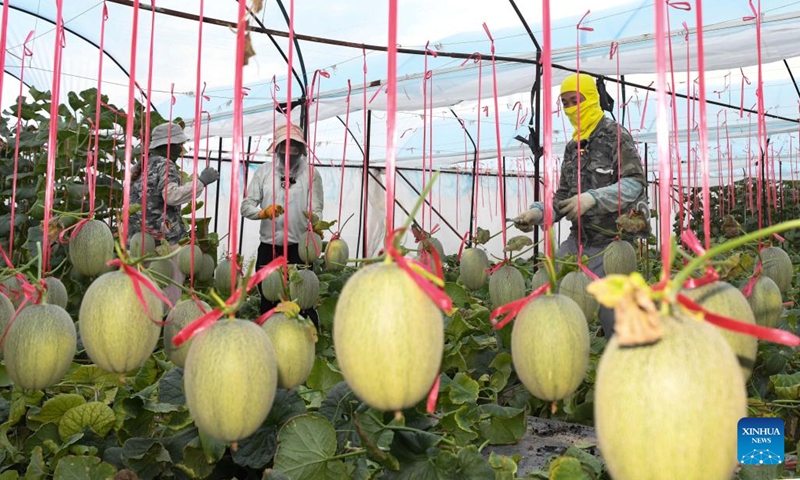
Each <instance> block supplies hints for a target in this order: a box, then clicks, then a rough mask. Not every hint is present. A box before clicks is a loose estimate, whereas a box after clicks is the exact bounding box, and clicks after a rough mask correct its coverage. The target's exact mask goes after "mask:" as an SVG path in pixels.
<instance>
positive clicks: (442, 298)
mask: <svg viewBox="0 0 800 480" xmlns="http://www.w3.org/2000/svg"><path fill="white" fill-rule="evenodd" d="M401 230H402V229H397V230H395V231H394V232H392V234H391V235H389V237H388V239H387V240H386V251H387V252H388V254H389V255H390V256H391V257H392V259H394V261H395V262H397V265H398V266H399V267H400V268H402V269H403V270H404V271H405V272H406V273H407V274H408V276H409V277H411V279H412V280H414V283H416V284H417V285H418V286H419V287H420V288H421V289H422V291H423V292H425V294H426V295H428V297H429V298H430V299H431V300H432V301H433V303H434V304H435V305H436V306H437V307H439V308H440V309H441V310H443V311H445V312H449V311H450V310H452V308H453V301H452V300H451V299H450V297H449V296H448V295H447V294H446V293H445V292H444V290H442V289H440V288H439V287H437V286H436V285H434V284H433V283H431V282H430V280H428V279H427V278H425V277H423V276H422V275H420V274H419V273H417V272H415V271H414V270H413V269H412V268H411V265H417V266H420V267H422V268H425V265H423V264H421V263H419V262H416V261H414V260H410V259H408V258H406V257H404V256H403V255H401V254H400V252H398V251H397V249H396V248H394V238H395V237H396V236H397V234H398V233H399V232H400V231H401ZM430 254H431V256H432V257H433V262H434V265H435V268H436V273H435V275H437V276H438V277H439V278H440V279H442V278H443V276H442V263H441V261H440V259H439V253H438V252H437V251H436V249H435V248H432V249H431V252H430Z"/></svg>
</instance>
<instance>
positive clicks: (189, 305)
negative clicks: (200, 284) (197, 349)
mask: <svg viewBox="0 0 800 480" xmlns="http://www.w3.org/2000/svg"><path fill="white" fill-rule="evenodd" d="M210 310H211V307H209V306H208V304H207V303H206V302H203V301H200V304H199V305H198V304H197V301H195V299H193V298H188V299H186V300H181V301H180V302H178V304H177V305H175V307H174V308H173V309H172V310H171V311H170V312H169V315H167V320H166V323H165V324H164V352H165V353H166V354H167V357H169V359H170V361H171V362H172V363H174V364H175V365H177V366H179V367H183V366H184V365H186V355H188V354H189V347H190V346H191V345H192V340H193V339H189V341H187V342H184V343H183V344H181V346H180V347H176V346H175V344H174V343H173V342H172V339H173V338H174V337H175V335H177V334H178V333H180V331H181V330H183V328H184V327H185V326H186V325H189V324H190V323H192V322H193V321H195V320H197V319H198V318H200V317H202V316H203V315H204V314H205V313H206V312H209V311H210Z"/></svg>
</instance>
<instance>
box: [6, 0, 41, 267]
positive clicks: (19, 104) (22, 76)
mask: <svg viewBox="0 0 800 480" xmlns="http://www.w3.org/2000/svg"><path fill="white" fill-rule="evenodd" d="M7 4H8V2H4V3H3V9H4V10H3V11H4V12H5V8H6V7H7V6H8V5H7ZM3 18H4V19H5V18H7V17H5V16H4V17H3ZM34 33H35V32H34V31H33V30H31V31H30V33H28V36H27V37H26V38H25V41H24V42H23V43H22V62H20V72H19V95H18V96H17V128H16V133H15V135H14V137H15V138H14V178H13V179H12V181H11V230H10V232H9V237H8V255H9V256H10V257H11V258H13V257H14V230H15V228H14V216H15V213H16V211H17V208H16V205H17V176H18V172H19V135H20V130H21V128H22V99H23V98H24V97H23V87H24V86H25V58H26V57H32V56H33V50H31V49H30V48H28V42H30V40H31V38H33V35H34ZM2 50H3V56H5V48H3V49H2Z"/></svg>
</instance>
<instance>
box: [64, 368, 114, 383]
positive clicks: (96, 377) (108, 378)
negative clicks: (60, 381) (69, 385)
mask: <svg viewBox="0 0 800 480" xmlns="http://www.w3.org/2000/svg"><path fill="white" fill-rule="evenodd" d="M64 381H65V382H73V383H77V384H79V385H91V386H103V385H107V386H116V387H119V386H122V382H121V381H120V376H119V375H118V374H116V373H110V372H105V371H103V370H101V369H100V368H99V367H98V366H97V365H81V366H80V367H78V368H77V369H75V371H74V372H72V373H70V374H69V375H67V377H66V378H65V379H64Z"/></svg>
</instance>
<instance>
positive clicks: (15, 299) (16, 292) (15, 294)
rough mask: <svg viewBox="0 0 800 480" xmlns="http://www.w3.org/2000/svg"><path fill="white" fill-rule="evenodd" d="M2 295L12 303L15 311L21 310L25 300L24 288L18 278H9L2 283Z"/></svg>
mask: <svg viewBox="0 0 800 480" xmlns="http://www.w3.org/2000/svg"><path fill="white" fill-rule="evenodd" d="M0 293H2V294H4V295H5V296H6V297H7V298H8V299H9V300H10V301H11V304H12V305H13V306H14V308H15V309H17V308H19V306H20V305H21V304H22V301H23V300H24V299H25V294H24V292H23V291H22V286H21V285H20V283H19V279H18V278H17V277H16V276H13V277H8V278H6V279H5V280H3V281H2V282H1V283H0Z"/></svg>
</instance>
